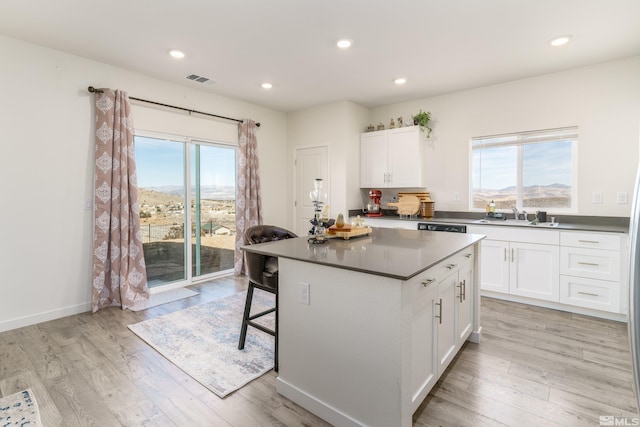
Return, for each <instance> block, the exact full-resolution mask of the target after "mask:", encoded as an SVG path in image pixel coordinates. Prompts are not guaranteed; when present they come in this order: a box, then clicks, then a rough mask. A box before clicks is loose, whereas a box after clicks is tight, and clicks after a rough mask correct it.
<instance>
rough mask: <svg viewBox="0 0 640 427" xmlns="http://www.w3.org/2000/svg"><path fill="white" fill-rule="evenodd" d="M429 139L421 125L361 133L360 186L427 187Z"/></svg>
mask: <svg viewBox="0 0 640 427" xmlns="http://www.w3.org/2000/svg"><path fill="white" fill-rule="evenodd" d="M425 161H426V140H425V138H424V137H423V135H421V134H420V130H419V128H418V126H411V127H404V128H398V129H388V130H381V131H377V132H367V133H363V134H361V135H360V187H362V188H399V187H426V182H425V177H424V173H425V169H426V167H425Z"/></svg>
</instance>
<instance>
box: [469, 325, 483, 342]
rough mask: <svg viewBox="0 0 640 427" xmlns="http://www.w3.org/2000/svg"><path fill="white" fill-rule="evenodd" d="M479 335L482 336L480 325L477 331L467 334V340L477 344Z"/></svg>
mask: <svg viewBox="0 0 640 427" xmlns="http://www.w3.org/2000/svg"><path fill="white" fill-rule="evenodd" d="M481 336H482V326H481V327H479V328H478V330H477V331H473V332H471V334H470V335H469V341H471V342H473V343H476V344H478V343H480V337H481Z"/></svg>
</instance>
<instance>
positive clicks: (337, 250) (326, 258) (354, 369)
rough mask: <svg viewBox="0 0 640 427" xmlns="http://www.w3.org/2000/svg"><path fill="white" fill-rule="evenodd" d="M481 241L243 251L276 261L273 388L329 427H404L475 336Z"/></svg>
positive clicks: (293, 245)
mask: <svg viewBox="0 0 640 427" xmlns="http://www.w3.org/2000/svg"><path fill="white" fill-rule="evenodd" d="M483 237H484V236H482V235H474V234H458V233H436V232H431V231H418V230H398V229H382V228H374V229H373V232H372V234H371V235H369V236H364V237H358V238H353V239H350V240H340V239H331V240H330V241H329V242H328V243H327V244H309V243H307V239H306V238H304V237H303V238H297V239H288V240H282V241H277V242H269V243H264V244H259V245H251V246H247V247H244V248H243V249H244V250H245V251H252V252H256V253H262V254H266V255H272V256H277V257H279V265H280V269H279V276H280V278H279V291H278V312H279V316H278V317H279V372H278V379H277V391H278V392H279V393H281V394H283V395H284V396H286V397H287V398H289V399H291V400H293V401H294V402H296V403H298V404H299V405H301V406H302V407H304V408H306V409H308V410H309V411H311V412H313V413H315V414H317V415H318V416H320V417H321V418H323V419H325V420H327V421H328V422H330V423H332V424H334V425H337V426H362V425H367V426H390V425H393V426H399V427H408V426H410V425H411V424H412V414H413V412H414V411H415V410H416V409H417V407H418V406H419V405H420V403H421V402H422V400H424V398H425V397H426V396H427V394H428V392H429V391H430V390H431V388H432V387H433V385H434V384H435V382H436V381H437V379H438V377H439V376H440V375H441V374H442V373H443V372H444V369H446V367H447V366H448V364H449V362H450V361H451V360H452V359H453V357H454V356H455V354H456V353H457V352H458V351H459V350H460V348H461V347H462V345H463V344H464V342H465V341H466V340H467V339H469V340H471V341H474V342H478V341H479V339H480V321H479V314H478V308H479V293H478V292H477V290H476V284H475V278H477V277H479V271H478V268H479V267H478V266H479V257H480V245H479V242H480V241H481V239H482V238H483Z"/></svg>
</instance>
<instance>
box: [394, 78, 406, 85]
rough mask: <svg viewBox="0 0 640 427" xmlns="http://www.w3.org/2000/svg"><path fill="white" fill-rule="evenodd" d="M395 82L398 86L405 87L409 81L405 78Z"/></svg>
mask: <svg viewBox="0 0 640 427" xmlns="http://www.w3.org/2000/svg"><path fill="white" fill-rule="evenodd" d="M393 82H394V83H395V84H397V85H403V84H405V83H406V82H407V79H405V78H404V77H399V78H397V79H395V80H394V81H393Z"/></svg>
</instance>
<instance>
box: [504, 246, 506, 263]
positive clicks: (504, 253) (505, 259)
mask: <svg viewBox="0 0 640 427" xmlns="http://www.w3.org/2000/svg"><path fill="white" fill-rule="evenodd" d="M504 262H507V248H504Z"/></svg>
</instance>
